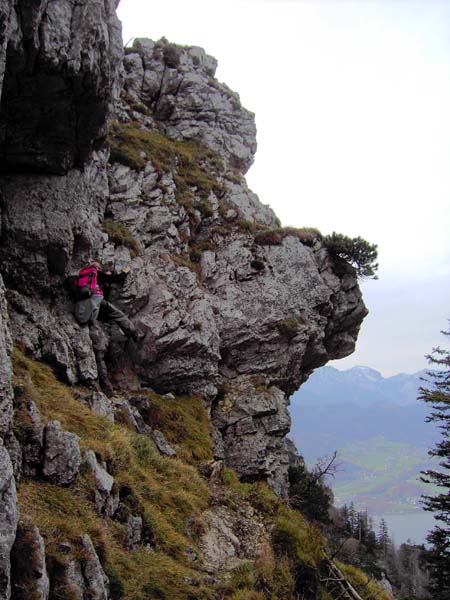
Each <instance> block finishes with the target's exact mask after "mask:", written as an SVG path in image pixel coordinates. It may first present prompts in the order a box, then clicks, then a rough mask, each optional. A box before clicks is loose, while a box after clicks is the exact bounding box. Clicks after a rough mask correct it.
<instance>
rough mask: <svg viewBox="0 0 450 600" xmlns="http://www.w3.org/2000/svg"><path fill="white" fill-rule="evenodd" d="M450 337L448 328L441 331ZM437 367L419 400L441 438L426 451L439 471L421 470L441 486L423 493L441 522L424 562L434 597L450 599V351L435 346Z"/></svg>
mask: <svg viewBox="0 0 450 600" xmlns="http://www.w3.org/2000/svg"><path fill="white" fill-rule="evenodd" d="M442 333H443V334H444V335H446V336H450V327H449V330H448V331H443V332H442ZM427 359H428V361H429V362H430V364H431V365H432V366H433V367H435V368H436V370H433V371H430V372H428V379H427V380H426V381H427V384H428V386H427V387H422V388H420V395H419V400H422V401H423V402H426V403H427V404H429V405H430V406H431V414H430V415H429V416H428V417H427V421H428V422H435V423H438V424H439V429H440V430H441V431H442V440H441V441H440V442H439V443H437V444H436V445H435V446H434V448H433V449H432V450H430V451H429V453H428V454H429V455H430V456H435V457H438V458H439V459H440V460H439V467H440V468H439V470H434V469H429V470H427V471H422V477H421V479H422V481H425V482H426V483H433V484H435V485H437V486H438V487H439V488H441V489H442V492H441V493H439V494H436V495H434V496H423V497H422V503H423V505H424V508H425V510H428V511H431V512H433V513H435V515H434V517H435V519H436V520H437V521H439V522H440V524H439V525H436V526H435V527H434V529H432V531H431V532H430V533H429V534H428V537H427V540H428V542H429V543H430V544H431V549H430V551H429V552H428V556H427V562H428V564H429V569H430V591H431V593H432V598H433V600H448V599H449V598H450V353H449V351H448V350H443V349H441V348H435V349H434V350H433V352H432V354H431V355H430V356H427Z"/></svg>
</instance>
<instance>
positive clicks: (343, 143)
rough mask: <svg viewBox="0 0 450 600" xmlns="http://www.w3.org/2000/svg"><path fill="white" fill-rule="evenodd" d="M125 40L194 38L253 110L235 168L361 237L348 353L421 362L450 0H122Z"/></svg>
mask: <svg viewBox="0 0 450 600" xmlns="http://www.w3.org/2000/svg"><path fill="white" fill-rule="evenodd" d="M119 16H120V18H121V20H122V23H123V37H124V42H128V41H129V40H130V39H131V38H133V37H149V38H151V39H153V40H157V39H159V38H160V37H162V36H164V37H166V38H167V39H169V40H170V41H172V42H175V43H178V44H187V45H196V46H201V47H203V48H205V50H206V51H207V52H208V53H209V54H211V55H213V56H215V57H216V58H217V60H218V61H219V68H218V70H217V77H218V79H219V80H220V81H223V82H225V83H226V84H227V85H228V86H229V87H231V88H232V89H234V90H235V91H237V92H238V93H239V94H240V97H241V101H242V103H243V105H244V106H245V107H246V108H248V109H250V110H252V111H253V112H254V113H255V114H256V124H257V128H258V152H257V154H256V160H255V164H254V166H253V167H252V168H251V169H250V171H249V173H248V175H247V180H248V183H249V185H250V187H251V188H252V189H253V191H255V192H256V193H257V194H258V195H259V197H260V200H261V201H262V202H263V203H264V204H270V205H271V206H272V208H273V209H274V210H275V212H276V213H277V215H278V216H279V217H280V219H281V221H282V223H283V225H292V226H296V227H303V226H314V227H317V228H319V229H320V230H321V231H322V232H323V233H324V234H326V233H331V232H332V231H334V230H335V231H338V232H341V233H345V234H347V235H350V236H357V235H361V236H362V237H364V238H366V239H367V240H369V241H370V242H373V243H377V244H378V247H379V262H380V270H379V277H380V279H379V280H378V281H367V282H365V283H363V286H362V287H363V292H364V297H365V300H366V303H367V305H368V307H369V309H370V315H369V317H367V319H366V320H365V322H364V324H363V327H362V329H361V333H360V337H359V341H358V345H357V351H356V352H355V353H354V354H353V355H352V356H351V357H349V358H347V359H345V360H343V361H338V362H336V363H335V364H334V366H336V367H337V368H349V367H351V366H353V365H355V364H362V365H367V366H370V367H373V368H375V369H378V370H380V371H381V372H382V373H383V374H384V375H391V374H394V373H398V372H400V371H404V372H413V371H416V370H418V369H421V368H423V367H424V366H426V361H425V360H424V358H423V357H424V355H425V354H427V353H429V352H430V350H431V348H432V347H433V346H435V345H437V344H444V345H445V340H443V338H442V336H441V335H440V334H439V332H440V330H441V329H445V328H446V327H447V322H448V321H447V320H448V318H450V277H449V276H450V236H449V231H450V2H448V1H447V0H442V1H433V0H422V1H409V0H390V1H375V0H373V1H372V0H358V1H347V0H334V1H333V0H328V1H326V0H323V1H321V0H310V1H308V0H265V1H262V0H209V1H202V0H190V1H188V0H184V1H182V0H164V1H158V2H157V1H151V0H148V1H144V0H121V4H120V7H119Z"/></svg>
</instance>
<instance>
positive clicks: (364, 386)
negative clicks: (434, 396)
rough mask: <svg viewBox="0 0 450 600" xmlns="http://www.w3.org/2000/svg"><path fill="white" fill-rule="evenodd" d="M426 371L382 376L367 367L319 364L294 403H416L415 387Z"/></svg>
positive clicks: (295, 395)
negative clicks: (343, 367) (320, 365)
mask: <svg viewBox="0 0 450 600" xmlns="http://www.w3.org/2000/svg"><path fill="white" fill-rule="evenodd" d="M426 373H427V371H426V370H422V371H418V372H417V373H413V374H412V375H408V374H406V373H400V374H399V375H394V376H393V377H387V378H385V377H383V376H382V374H381V373H380V372H379V371H376V370H375V369H371V368H370V367H353V368H352V369H348V370H347V371H339V370H338V369H335V368H334V367H322V368H321V369H318V370H317V371H315V372H314V373H313V374H312V375H311V377H310V378H309V379H308V381H307V382H306V383H304V384H303V386H302V387H301V389H300V390H299V391H298V392H296V393H295V394H294V396H293V398H292V400H293V402H296V401H301V402H302V404H303V403H304V402H308V403H310V402H315V403H319V404H320V405H321V406H324V405H329V404H342V403H349V402H350V403H355V404H358V405H360V404H373V403H380V402H381V403H389V404H395V405H396V406H407V405H411V404H415V403H416V402H417V395H418V390H419V387H420V386H421V385H423V384H424V382H423V381H422V378H424V377H426Z"/></svg>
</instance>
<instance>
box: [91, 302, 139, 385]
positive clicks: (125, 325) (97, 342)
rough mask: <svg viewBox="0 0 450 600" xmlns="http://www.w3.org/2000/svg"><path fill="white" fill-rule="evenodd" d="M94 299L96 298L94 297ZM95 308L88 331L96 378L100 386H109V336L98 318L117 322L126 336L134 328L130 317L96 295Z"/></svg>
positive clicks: (128, 335) (132, 331)
mask: <svg viewBox="0 0 450 600" xmlns="http://www.w3.org/2000/svg"><path fill="white" fill-rule="evenodd" d="M95 300H96V299H95ZM96 305H97V306H96V310H95V311H94V315H93V319H92V320H91V324H90V327H89V333H90V336H91V340H92V347H93V349H94V354H95V361H96V363H97V371H98V378H99V381H100V383H101V385H102V386H110V385H111V384H110V382H109V376H108V369H107V367H106V362H105V355H106V352H107V350H108V345H109V338H108V336H107V335H106V333H105V332H104V331H103V329H102V327H101V326H100V325H99V323H98V321H97V319H98V320H100V321H106V322H113V323H117V325H118V326H119V327H120V329H121V330H122V331H123V333H124V334H125V335H126V336H127V337H132V336H133V335H134V334H135V332H136V329H135V327H134V325H133V323H132V322H131V321H130V319H129V318H128V317H127V316H126V315H124V313H123V312H122V311H121V310H119V309H118V308H116V307H115V306H114V304H111V302H108V301H107V300H105V299H104V298H103V297H102V296H98V300H97V302H96Z"/></svg>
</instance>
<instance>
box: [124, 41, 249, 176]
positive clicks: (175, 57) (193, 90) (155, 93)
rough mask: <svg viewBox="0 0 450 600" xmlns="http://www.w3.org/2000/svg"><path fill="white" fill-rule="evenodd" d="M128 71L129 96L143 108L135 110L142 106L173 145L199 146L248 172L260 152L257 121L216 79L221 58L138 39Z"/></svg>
mask: <svg viewBox="0 0 450 600" xmlns="http://www.w3.org/2000/svg"><path fill="white" fill-rule="evenodd" d="M124 68H125V72H126V76H125V82H124V90H125V92H126V93H127V95H128V97H127V101H128V103H130V104H131V108H132V109H133V108H134V112H138V111H139V106H137V107H134V106H133V104H134V103H136V102H137V103H142V104H143V105H144V106H145V107H148V108H149V109H150V110H151V116H152V118H153V119H154V120H155V121H156V122H157V123H158V124H159V125H161V127H162V130H163V131H164V133H165V134H166V135H167V136H168V137H169V138H170V139H174V140H197V141H198V142H200V143H201V144H204V145H206V146H208V147H209V148H211V149H212V150H214V151H215V152H216V153H217V154H218V155H220V156H221V157H222V158H225V160H226V161H227V163H228V164H229V165H230V166H232V167H235V168H237V169H238V170H239V171H241V172H246V171H247V170H248V168H249V167H250V165H251V164H252V162H253V157H254V154H255V151H256V127H255V120H254V115H253V114H252V113H250V112H249V111H247V110H245V109H243V108H242V106H241V103H240V101H239V96H238V94H236V93H235V92H233V91H232V90H230V89H229V88H228V87H227V86H226V85H224V84H223V83H219V82H218V81H217V79H215V78H214V75H215V72H216V68H217V61H216V59H215V58H213V57H212V56H208V55H207V54H206V53H205V51H204V50H203V49H202V48H198V47H195V46H192V47H189V48H180V47H178V46H176V45H175V44H169V43H167V42H166V41H164V40H161V41H160V42H157V43H155V42H153V41H151V40H148V39H138V40H136V41H135V43H134V44H133V49H132V50H131V51H129V52H128V54H127V55H126V56H125V58H124ZM136 108H137V111H136ZM126 113H127V114H128V113H129V111H128V110H126ZM135 116H136V115H133V113H132V114H131V115H130V117H131V118H135ZM138 118H139V117H138Z"/></svg>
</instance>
